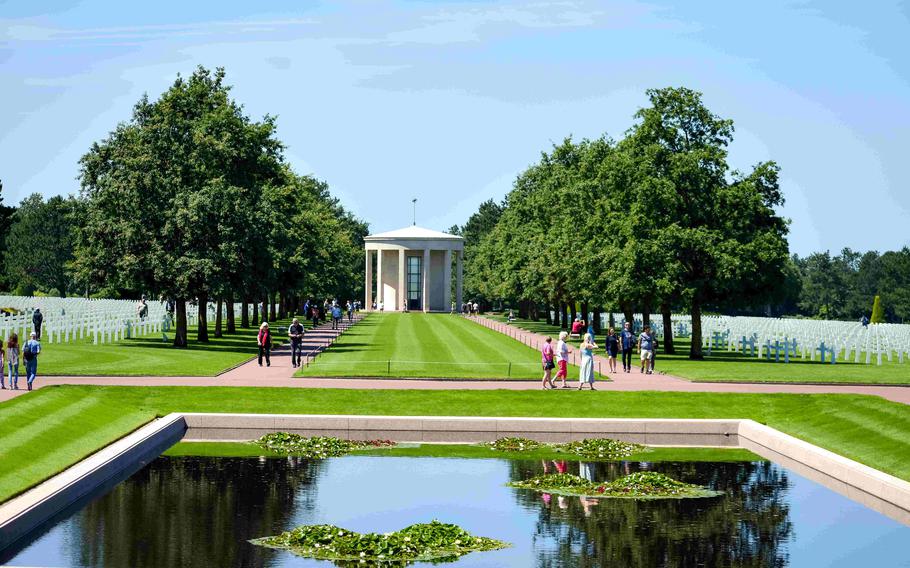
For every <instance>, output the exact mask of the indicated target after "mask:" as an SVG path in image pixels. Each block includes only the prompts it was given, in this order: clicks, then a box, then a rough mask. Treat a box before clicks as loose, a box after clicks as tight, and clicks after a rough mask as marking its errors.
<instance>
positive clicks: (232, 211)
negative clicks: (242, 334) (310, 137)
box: [75, 67, 282, 347]
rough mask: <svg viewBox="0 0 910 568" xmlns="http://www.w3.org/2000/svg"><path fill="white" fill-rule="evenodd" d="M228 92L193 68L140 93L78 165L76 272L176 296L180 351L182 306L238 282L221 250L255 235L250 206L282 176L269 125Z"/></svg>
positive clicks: (202, 332)
mask: <svg viewBox="0 0 910 568" xmlns="http://www.w3.org/2000/svg"><path fill="white" fill-rule="evenodd" d="M229 91H230V88H229V87H228V86H227V85H225V84H224V70H223V69H218V70H216V71H215V72H214V73H213V72H210V71H208V70H207V69H205V68H202V67H199V68H198V69H197V70H196V71H195V72H194V73H193V74H192V76H190V77H189V78H187V79H184V78H182V77H178V78H177V80H176V81H175V82H174V84H173V85H172V86H171V88H170V89H168V91H166V92H165V93H164V94H163V95H161V97H160V98H159V99H158V100H156V101H154V102H152V101H149V99H148V97H145V96H144V97H143V98H142V99H141V100H140V101H139V102H138V103H137V104H136V106H135V107H134V110H133V116H132V118H131V119H130V121H128V122H125V123H122V124H120V125H118V126H117V128H116V129H115V130H114V131H113V132H112V133H111V134H110V135H109V136H108V137H107V138H106V139H104V140H103V141H101V142H99V143H95V144H94V145H93V146H92V148H91V150H90V151H89V152H88V153H87V154H86V155H85V156H83V157H82V159H81V161H80V164H81V183H82V191H83V195H84V196H85V198H86V200H87V211H86V217H85V226H84V227H83V230H82V231H81V233H80V238H79V240H78V243H77V249H76V255H77V262H76V264H75V266H76V267H77V269H78V270H79V271H80V274H81V275H82V276H83V277H84V278H85V279H86V280H87V281H90V282H93V283H95V284H96V285H100V284H101V283H109V284H108V285H110V286H113V287H116V288H119V289H121V290H132V291H146V292H151V293H153V294H161V295H164V296H167V297H170V298H173V299H175V300H176V305H177V321H176V333H175V337H174V345H175V346H178V347H183V346H186V344H187V336H186V311H185V303H184V302H185V301H186V300H187V299H191V298H194V297H195V298H198V299H199V305H200V314H201V315H202V314H204V312H205V305H206V301H207V299H208V297H209V295H210V294H212V293H213V292H214V291H218V290H219V289H221V288H223V287H224V285H225V284H226V283H229V284H236V282H231V280H230V279H229V278H226V276H225V275H226V274H228V271H232V270H238V269H240V270H242V269H243V267H238V266H229V265H227V263H226V262H225V260H224V259H225V256H226V254H227V251H226V250H225V246H226V245H225V243H226V242H230V243H231V244H232V245H237V247H236V248H235V250H240V249H241V248H243V246H244V245H243V241H245V240H249V239H252V238H254V237H255V236H256V235H257V233H256V231H257V229H258V228H257V227H256V226H255V225H253V226H252V227H249V226H248V225H246V223H248V220H249V219H248V216H247V215H248V211H249V208H254V209H255V207H256V204H258V203H259V195H260V193H261V188H262V187H263V186H264V185H265V184H267V183H269V182H270V181H271V180H274V179H275V178H276V177H277V176H278V175H279V174H280V171H281V159H282V158H281V150H282V146H281V144H280V142H278V141H277V139H275V137H274V132H275V124H274V119H273V118H271V117H269V116H266V117H265V118H264V119H263V120H262V121H261V122H253V121H251V120H250V119H249V118H248V117H247V116H245V115H244V114H243V109H242V107H241V106H240V105H238V104H236V103H235V102H234V101H232V100H231V99H230V97H229ZM213 200H214V201H213ZM245 227H246V229H245ZM227 256H230V255H229V254H227ZM204 323H205V320H204V319H203V320H202V321H201V322H200V329H199V339H200V340H205V339H207V329H206V327H205V325H204Z"/></svg>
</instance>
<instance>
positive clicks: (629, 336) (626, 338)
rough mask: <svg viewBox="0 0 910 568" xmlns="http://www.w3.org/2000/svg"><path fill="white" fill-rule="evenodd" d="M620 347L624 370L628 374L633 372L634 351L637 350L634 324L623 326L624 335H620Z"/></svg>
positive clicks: (627, 323)
mask: <svg viewBox="0 0 910 568" xmlns="http://www.w3.org/2000/svg"><path fill="white" fill-rule="evenodd" d="M619 346H620V347H621V348H622V369H623V371H625V372H627V373H631V372H632V350H633V349H635V333H634V332H633V331H632V324H630V323H629V322H626V323H624V324H623V329H622V333H620V334H619Z"/></svg>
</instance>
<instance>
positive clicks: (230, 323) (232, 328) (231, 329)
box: [225, 292, 237, 333]
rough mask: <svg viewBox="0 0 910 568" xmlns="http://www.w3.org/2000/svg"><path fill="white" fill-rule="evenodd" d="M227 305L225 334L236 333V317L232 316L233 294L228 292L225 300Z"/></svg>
mask: <svg viewBox="0 0 910 568" xmlns="http://www.w3.org/2000/svg"><path fill="white" fill-rule="evenodd" d="M225 303H226V304H227V332H228V333H235V332H236V331H237V322H236V321H235V320H236V316H234V293H233V292H230V293H228V295H227V299H226V300H225Z"/></svg>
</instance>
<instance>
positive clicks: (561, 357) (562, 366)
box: [556, 331, 569, 389]
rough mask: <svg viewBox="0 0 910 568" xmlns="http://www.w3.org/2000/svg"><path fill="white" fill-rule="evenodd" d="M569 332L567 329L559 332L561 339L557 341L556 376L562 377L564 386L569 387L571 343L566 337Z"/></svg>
mask: <svg viewBox="0 0 910 568" xmlns="http://www.w3.org/2000/svg"><path fill="white" fill-rule="evenodd" d="M568 336H569V334H568V333H566V332H565V331H560V332H559V341H558V342H557V343H556V378H557V379H562V388H564V389H567V388H569V385H567V384H566V377H567V376H568V374H569V345H568V344H567V343H566V337H568Z"/></svg>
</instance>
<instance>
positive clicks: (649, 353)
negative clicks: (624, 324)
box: [638, 325, 654, 375]
mask: <svg viewBox="0 0 910 568" xmlns="http://www.w3.org/2000/svg"><path fill="white" fill-rule="evenodd" d="M638 352H639V353H640V354H641V372H642V373H645V372H647V374H649V375H650V374H651V373H652V371H651V360H652V359H653V358H654V336H652V335H651V326H649V325H646V326H645V329H644V330H643V331H642V332H641V335H640V336H639V337H638Z"/></svg>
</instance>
